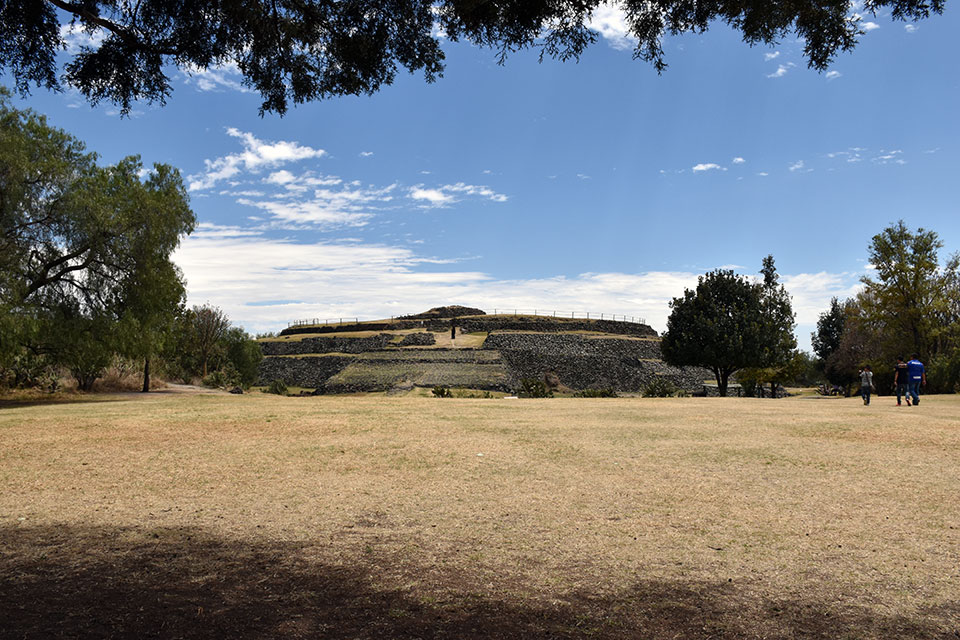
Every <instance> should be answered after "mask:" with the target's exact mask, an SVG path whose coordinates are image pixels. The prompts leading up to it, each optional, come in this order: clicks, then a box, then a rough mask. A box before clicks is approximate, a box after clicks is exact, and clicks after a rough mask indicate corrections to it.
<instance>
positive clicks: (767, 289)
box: [760, 255, 797, 385]
mask: <svg viewBox="0 0 960 640" xmlns="http://www.w3.org/2000/svg"><path fill="white" fill-rule="evenodd" d="M760 273H761V274H763V290H762V292H761V300H760V303H761V321H762V323H763V329H764V336H763V349H764V353H763V361H762V366H764V367H768V368H771V369H773V370H774V371H781V370H783V371H784V375H786V374H787V373H790V372H792V369H791V368H789V367H788V366H787V365H789V363H790V362H791V361H792V360H793V359H794V357H795V356H796V348H797V339H796V337H795V336H794V334H793V330H794V328H795V327H796V319H795V318H796V316H795V315H794V313H793V305H792V303H791V302H790V294H789V293H787V289H786V287H784V286H783V285H782V284H781V283H780V276H779V274H777V268H776V266H775V264H774V259H773V256H772V255H768V256H767V257H766V258H764V259H763V268H762V269H761V270H760ZM782 379H785V378H784V377H780V378H777V379H776V380H771V384H772V385H775V384H776V383H777V382H779V381H780V380H782Z"/></svg>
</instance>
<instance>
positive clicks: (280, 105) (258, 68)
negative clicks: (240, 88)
mask: <svg viewBox="0 0 960 640" xmlns="http://www.w3.org/2000/svg"><path fill="white" fill-rule="evenodd" d="M604 2H605V0H483V1H478V0H250V1H248V2H227V1H225V0H194V1H192V2H180V1H178V0H138V1H137V2H132V1H130V0H45V1H44V0H5V1H4V2H2V3H0V67H3V68H5V69H7V70H8V71H9V72H10V74H11V75H12V76H13V78H14V81H15V82H16V85H17V87H18V89H19V90H20V91H22V92H26V91H27V90H28V88H29V86H30V85H37V86H43V87H47V88H54V89H55V88H60V87H61V86H62V85H63V84H69V85H72V86H74V87H76V88H77V89H78V90H79V91H80V92H81V93H83V94H84V95H85V96H86V97H87V98H88V99H89V100H91V101H92V102H98V101H101V100H108V101H111V102H114V103H116V104H118V105H120V107H121V108H122V109H123V110H124V111H125V112H126V111H128V110H129V109H130V107H131V104H132V103H133V101H135V100H140V99H145V100H149V101H154V100H157V101H160V102H163V101H164V99H165V98H166V97H167V96H169V94H170V92H171V87H170V79H169V77H168V76H167V73H166V70H167V68H168V67H169V66H170V65H175V66H176V67H178V68H180V69H181V70H183V71H187V72H190V71H191V70H196V69H208V68H211V67H217V66H219V65H235V66H236V68H237V69H239V71H240V72H241V73H242V74H243V78H244V83H245V84H246V85H247V86H249V87H252V88H254V89H255V90H256V91H258V92H259V93H260V95H261V96H262V97H263V103H262V106H261V113H262V112H264V111H276V112H279V113H283V112H285V111H286V109H287V107H288V104H289V103H290V102H293V103H301V102H306V101H311V100H318V99H323V98H328V97H332V96H340V95H361V94H372V93H374V92H376V91H377V90H379V89H380V88H381V87H382V86H384V85H389V84H391V83H392V82H393V80H394V79H395V77H396V74H397V72H398V70H399V69H400V68H405V69H407V70H408V71H410V72H416V71H422V72H423V74H424V77H425V78H426V80H427V81H428V82H431V81H433V80H435V79H436V78H437V77H438V76H439V75H441V73H442V71H443V61H444V54H443V51H442V49H441V47H440V38H441V36H440V34H441V33H442V34H444V35H445V36H446V37H448V38H450V39H451V40H454V41H457V40H465V41H468V42H471V43H474V44H477V45H481V46H485V47H489V48H492V49H494V50H496V52H497V56H498V59H499V60H500V61H501V62H502V61H503V60H505V58H506V57H507V56H508V55H509V54H510V53H512V52H514V51H517V50H520V49H526V48H536V49H539V50H540V54H541V57H543V56H549V57H553V58H558V59H560V60H566V59H569V58H578V57H579V56H580V54H581V53H582V52H583V51H584V50H585V49H586V47H587V46H589V45H590V44H592V43H593V42H595V41H596V39H597V36H598V34H597V33H596V32H595V31H594V30H592V29H591V28H590V26H589V25H590V20H591V18H592V16H593V13H594V12H595V11H596V10H597V8H598V7H600V6H601V5H602V4H604ZM612 4H613V5H614V6H615V7H618V8H620V9H622V10H623V12H624V14H625V18H626V24H627V26H628V29H629V35H630V36H631V37H633V38H635V39H636V42H637V45H636V49H635V51H634V56H635V57H637V58H640V59H642V60H645V61H647V62H650V63H651V64H653V66H654V67H655V68H656V69H657V70H658V71H662V70H663V69H664V68H665V67H666V62H665V59H664V52H663V48H662V43H663V39H664V37H665V36H666V35H679V34H683V33H702V32H704V31H706V30H707V29H708V28H709V27H710V26H712V25H714V24H715V23H725V24H727V25H729V26H730V27H732V28H733V29H735V30H737V31H739V32H740V33H741V34H742V36H743V40H744V42H746V43H747V44H749V45H756V44H761V43H763V44H774V43H777V42H779V41H780V40H783V39H785V38H787V37H791V36H796V37H797V38H798V39H799V40H800V41H802V42H803V43H804V54H805V56H806V58H807V61H808V64H809V66H811V67H813V68H815V69H818V70H824V69H826V68H827V67H828V65H829V64H830V62H831V61H832V60H833V59H834V57H835V56H836V55H837V53H838V52H840V51H849V50H851V49H853V48H854V47H855V46H856V44H857V38H858V37H859V36H860V35H861V34H862V33H863V29H862V27H861V26H860V22H859V16H857V15H856V14H852V13H851V9H850V3H849V2H848V1H847V0H830V1H828V2H822V1H821V2H816V1H814V0H791V1H786V0H770V1H768V2H755V1H749V2H748V1H746V0H714V1H711V2H689V1H688V0H656V1H653V2H651V1H649V0H614V1H613V3H612ZM944 4H945V0H865V2H864V3H863V6H864V10H865V11H866V12H868V13H873V14H876V13H877V12H878V11H881V10H882V11H884V12H885V11H890V13H891V15H892V17H893V19H895V20H911V21H912V20H918V19H923V18H927V17H929V16H930V14H931V13H942V11H943V8H944ZM68 23H69V24H70V25H72V26H73V27H75V28H78V29H81V30H83V31H84V32H86V33H87V34H89V35H90V36H92V37H91V41H92V42H94V43H95V44H91V45H89V46H85V47H83V48H81V49H80V51H79V52H77V53H75V54H73V57H72V59H71V60H70V62H69V63H68V64H67V65H66V67H65V69H64V71H63V72H62V73H59V72H58V68H57V53H58V52H59V51H60V50H61V49H63V48H64V46H65V42H64V35H63V29H64V27H66V26H67V24H68Z"/></svg>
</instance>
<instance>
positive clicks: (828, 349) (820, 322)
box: [810, 297, 847, 362]
mask: <svg viewBox="0 0 960 640" xmlns="http://www.w3.org/2000/svg"><path fill="white" fill-rule="evenodd" d="M845 308H846V303H841V302H840V300H839V299H838V298H836V297H833V298H830V309H829V310H827V311H824V312H823V313H821V314H820V317H819V318H818V319H817V330H816V332H814V333H812V334H810V342H811V345H812V346H813V352H814V353H815V354H817V357H818V358H820V360H821V361H823V362H825V361H826V360H827V358H829V357H830V356H831V355H832V354H833V352H834V351H836V350H837V349H839V348H840V339H841V338H842V337H843V328H844V326H845V324H846V319H847V314H846V312H845Z"/></svg>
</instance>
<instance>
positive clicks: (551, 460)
mask: <svg viewBox="0 0 960 640" xmlns="http://www.w3.org/2000/svg"><path fill="white" fill-rule="evenodd" d="M0 612H2V614H0V637H3V638H47V637H64V638H66V637H70V638H74V637H98V638H100V637H103V638H110V637H156V638H201V637H202V638H209V637H253V638H274V637H291V638H299V637H321V638H534V639H546V638H557V637H560V638H564V637H568V638H580V637H592V638H624V639H626V638H657V639H659V638H684V639H685V638H694V639H701V638H702V639H706V638H784V639H786V638H831V639H833V638H842V639H854V638H877V639H879V638H884V639H886V638H910V639H919V638H924V639H925V638H958V637H960V397H953V396H943V397H927V398H924V400H923V402H922V404H921V406H919V407H915V408H906V407H904V408H899V409H898V408H896V407H894V406H893V401H892V400H890V399H889V398H877V399H875V401H874V405H873V406H870V407H864V406H863V405H862V404H861V403H860V401H859V400H856V399H811V398H802V399H796V398H788V399H784V400H776V401H774V400H752V399H712V398H690V399H662V400H661V399H639V398H629V399H595V400H588V399H554V400H520V401H517V400H499V399H498V400H483V399H477V400H469V399H461V400H446V399H434V398H423V397H401V398H387V397H383V396H370V397H366V396H355V397H315V398H282V397H277V396H270V395H266V394H259V393H258V394H250V395H244V396H229V395H220V394H169V393H156V394H150V395H149V396H143V395H140V394H130V395H119V396H88V397H84V398H78V399H77V401H69V399H67V401H64V402H60V403H56V404H49V403H43V404H34V403H30V402H27V401H23V402H19V403H15V402H7V403H6V404H0Z"/></svg>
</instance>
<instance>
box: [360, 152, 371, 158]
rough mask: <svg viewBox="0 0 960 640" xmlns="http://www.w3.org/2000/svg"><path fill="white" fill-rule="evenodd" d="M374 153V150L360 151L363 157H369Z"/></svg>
mask: <svg viewBox="0 0 960 640" xmlns="http://www.w3.org/2000/svg"><path fill="white" fill-rule="evenodd" d="M372 155H373V151H361V152H360V157H361V158H369V157H370V156H372Z"/></svg>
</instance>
